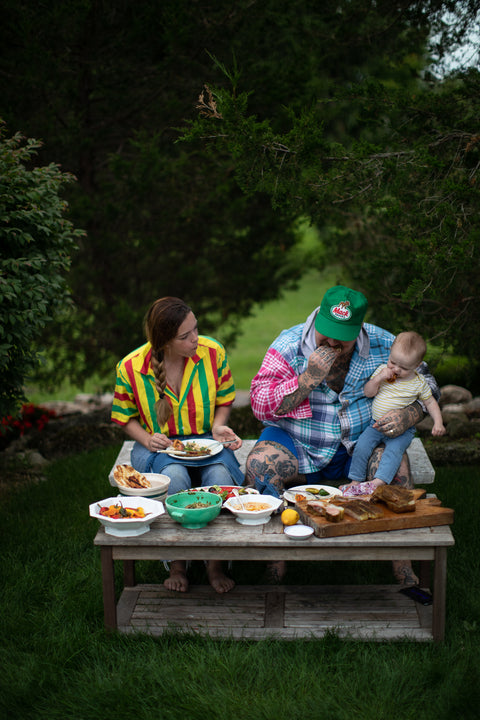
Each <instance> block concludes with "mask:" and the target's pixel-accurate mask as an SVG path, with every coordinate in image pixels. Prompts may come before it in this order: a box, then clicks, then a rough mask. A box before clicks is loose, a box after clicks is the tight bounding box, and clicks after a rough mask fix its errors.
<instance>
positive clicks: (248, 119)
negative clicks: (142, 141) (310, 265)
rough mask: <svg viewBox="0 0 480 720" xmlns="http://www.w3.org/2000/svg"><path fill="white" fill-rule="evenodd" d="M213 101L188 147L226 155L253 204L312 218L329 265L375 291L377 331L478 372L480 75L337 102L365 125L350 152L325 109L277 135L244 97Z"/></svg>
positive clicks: (360, 90) (370, 88) (216, 96)
mask: <svg viewBox="0 0 480 720" xmlns="http://www.w3.org/2000/svg"><path fill="white" fill-rule="evenodd" d="M209 92H210V94H209V96H208V97H209V101H208V102H209V104H210V114H209V113H208V111H207V110H208V108H207V110H203V111H202V113H201V117H200V118H199V120H198V121H197V122H196V123H194V124H193V125H192V128H191V132H190V133H189V134H187V135H186V138H187V139H188V138H192V137H208V138H209V142H215V143H216V145H217V146H219V152H225V149H226V148H227V149H228V152H230V154H231V156H232V158H234V159H235V164H236V172H237V178H238V182H239V184H240V185H241V187H242V188H243V189H244V191H245V192H246V193H248V194H255V192H262V193H267V194H269V195H270V196H271V198H272V202H273V203H274V205H275V206H277V207H280V208H283V207H284V206H287V207H288V208H289V209H292V208H294V209H295V211H296V212H297V213H298V214H304V215H306V216H308V217H310V218H311V219H312V221H313V222H315V223H316V224H317V226H318V227H319V228H320V229H321V232H322V235H323V238H324V239H326V242H327V245H328V248H329V253H330V257H331V259H332V260H333V259H335V260H336V261H337V262H340V263H342V264H343V266H344V267H345V268H347V269H348V272H349V275H350V277H351V278H352V280H353V282H354V283H355V285H356V286H357V287H359V288H362V289H363V290H364V291H365V292H366V294H367V296H368V297H369V299H370V303H371V317H373V319H374V320H375V321H377V322H378V323H379V324H381V325H384V326H387V327H389V328H392V330H394V331H395V332H398V331H399V330H401V329H402V328H405V329H406V328H416V329H417V330H418V331H419V332H421V333H423V334H425V336H426V337H427V338H428V339H429V340H432V341H436V342H437V343H439V344H440V341H442V342H443V344H444V345H446V346H447V347H450V348H453V349H454V350H455V351H457V352H458V353H460V354H466V355H467V356H468V357H470V358H471V359H472V361H474V362H475V361H476V360H477V358H478V356H479V352H480V316H479V314H478V312H477V311H476V305H477V302H478V297H479V296H480V278H479V276H478V267H479V260H480V242H479V241H480V237H479V236H480V230H479V228H478V223H477V222H476V218H477V217H478V214H479V212H480V197H479V194H478V182H479V169H480V135H479V134H478V122H477V121H478V117H479V114H480V100H479V98H480V74H479V73H478V72H476V71H473V70H472V71H470V72H469V73H466V74H464V75H459V76H458V77H456V78H455V79H451V80H449V81H445V82H443V83H441V84H437V85H436V86H435V87H434V88H432V87H431V86H430V85H427V84H424V85H423V86H422V85H418V86H417V87H416V89H415V91H414V92H412V91H403V90H400V89H397V88H393V90H392V89H389V88H386V87H385V86H383V85H381V84H378V83H369V84H366V83H364V84H363V85H361V86H356V87H354V88H352V89H351V90H349V91H348V93H346V92H343V93H342V95H341V96H338V97H334V98H333V99H332V100H331V101H330V103H331V104H332V103H336V102H338V103H339V104H340V105H341V104H343V103H345V102H347V104H348V107H349V108H351V109H354V112H355V114H356V131H355V135H351V136H350V138H349V139H348V140H347V141H345V142H344V143H339V142H335V141H333V140H332V139H331V138H330V137H329V136H328V131H327V130H326V129H325V128H324V126H323V125H322V114H323V105H322V103H321V102H319V103H318V104H317V105H316V107H315V108H313V109H310V110H309V112H308V113H301V114H299V115H296V116H292V122H291V128H290V130H289V131H288V132H286V133H283V134H278V133H277V134H276V133H274V131H273V130H272V124H273V122H272V123H269V122H268V121H267V120H265V119H263V120H262V121H261V122H259V121H257V119H256V118H255V116H252V115H250V114H249V113H248V108H247V98H246V97H245V96H240V97H239V98H237V97H234V95H233V94H230V93H227V92H226V91H224V90H219V91H218V92H215V93H212V91H209ZM213 110H214V111H215V114H216V116H215V117H214V118H213V114H212V113H213ZM219 117H221V118H222V120H221V121H219ZM212 123H214V127H215V131H213V130H212V129H211V126H212ZM467 336H468V337H469V340H468V344H466V343H465V338H466V337H467Z"/></svg>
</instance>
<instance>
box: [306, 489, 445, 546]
mask: <svg viewBox="0 0 480 720" xmlns="http://www.w3.org/2000/svg"><path fill="white" fill-rule="evenodd" d="M413 492H414V494H415V496H416V498H421V499H417V500H416V505H415V510H414V511H413V512H407V513H395V512H392V510H389V509H388V508H387V506H386V505H385V504H384V503H376V504H375V507H376V508H379V509H381V510H382V511H383V515H382V517H379V518H375V519H372V520H355V519H354V518H352V517H349V516H348V515H346V514H345V515H344V516H343V520H341V521H340V522H337V523H333V522H330V521H328V520H326V519H325V518H324V517H321V516H320V515H317V514H315V513H313V512H312V511H311V510H309V508H308V506H307V504H306V503H305V502H300V503H296V505H295V508H296V510H297V512H298V514H299V515H300V520H301V522H302V523H304V524H305V525H308V526H309V527H312V528H313V530H314V534H315V535H316V536H317V537H341V536H342V535H358V534H362V533H373V532H383V531H385V530H405V529H407V528H419V527H431V526H433V525H451V524H452V523H453V516H454V511H453V510H451V509H450V508H445V507H443V506H442V505H441V502H440V501H439V500H438V498H436V497H430V498H425V497H423V498H422V497H421V496H422V495H423V496H425V491H424V490H414V491H413ZM362 499H364V500H367V499H368V498H362Z"/></svg>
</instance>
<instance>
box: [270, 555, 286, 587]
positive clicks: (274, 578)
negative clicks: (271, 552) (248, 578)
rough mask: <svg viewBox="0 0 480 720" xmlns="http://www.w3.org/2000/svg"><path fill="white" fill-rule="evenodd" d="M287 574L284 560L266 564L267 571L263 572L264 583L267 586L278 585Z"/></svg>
mask: <svg viewBox="0 0 480 720" xmlns="http://www.w3.org/2000/svg"><path fill="white" fill-rule="evenodd" d="M286 572H287V563H286V562H285V560H275V561H273V562H269V563H267V569H266V570H265V581H266V582H267V583H268V584H269V585H279V584H280V583H281V582H282V580H283V578H284V577H285V573H286Z"/></svg>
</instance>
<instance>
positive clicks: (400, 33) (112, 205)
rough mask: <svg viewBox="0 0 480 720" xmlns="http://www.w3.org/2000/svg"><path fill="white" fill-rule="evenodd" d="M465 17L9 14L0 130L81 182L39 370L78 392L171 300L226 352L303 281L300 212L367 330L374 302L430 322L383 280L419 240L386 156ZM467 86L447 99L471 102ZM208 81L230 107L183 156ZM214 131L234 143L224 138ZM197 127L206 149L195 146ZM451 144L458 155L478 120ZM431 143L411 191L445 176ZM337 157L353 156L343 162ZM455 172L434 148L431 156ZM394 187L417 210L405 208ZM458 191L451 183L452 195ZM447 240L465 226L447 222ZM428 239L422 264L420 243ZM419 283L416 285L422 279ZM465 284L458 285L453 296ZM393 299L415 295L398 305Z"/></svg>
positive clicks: (70, 4)
mask: <svg viewBox="0 0 480 720" xmlns="http://www.w3.org/2000/svg"><path fill="white" fill-rule="evenodd" d="M458 5H459V4H458V3H449V2H437V1H434V0H431V1H430V2H408V1H407V0H399V1H398V2H393V3H392V2H375V3H373V2H369V1H368V0H351V1H350V2H333V1H332V2H330V1H329V0H327V1H326V2H322V3H318V2H316V1H314V0H310V1H308V0H299V1H298V2H296V3H291V2H287V1H286V0H276V1H273V0H262V1H261V2H260V1H259V0H240V1H239V2H226V1H225V0H212V1H211V2H195V1H192V0H162V2H160V1H154V0H149V1H145V2H142V3H138V2H133V1H129V0H123V2H120V3H119V2H113V0H112V1H110V2H109V1H108V0H107V1H105V2H100V1H99V0H87V1H84V0H82V1H80V0H67V1H66V2H63V3H50V4H47V3H41V2H40V3H30V2H26V1H25V2H22V1H21V0H20V1H15V2H14V1H13V0H5V2H4V3H3V7H2V23H1V25H0V42H1V47H2V54H1V58H0V116H2V117H3V118H4V119H5V120H6V122H7V126H8V128H9V129H10V130H12V131H16V130H20V131H21V132H23V133H25V134H27V135H29V136H32V137H36V138H40V139H41V140H43V143H44V144H43V148H42V150H41V151H40V152H41V154H40V158H39V159H40V161H41V162H44V163H48V162H51V161H53V162H57V163H60V164H61V167H62V168H63V169H64V170H66V171H68V172H71V173H74V174H75V176H76V177H77V179H78V182H77V183H76V185H75V186H74V187H71V188H70V189H69V191H68V194H67V198H68V201H69V204H70V209H71V219H72V221H73V222H74V224H75V225H76V226H77V227H81V228H84V229H85V230H86V232H87V234H86V236H85V237H84V238H83V239H82V240H81V242H80V246H79V250H78V251H77V252H76V253H74V254H73V256H72V269H71V272H70V274H69V283H70V285H71V287H72V297H73V299H74V301H75V305H76V310H75V313H69V314H66V313H64V314H63V316H62V317H60V318H58V319H57V321H56V322H55V323H51V324H50V326H49V327H47V329H46V331H45V332H44V333H43V335H42V338H41V342H40V347H41V346H42V345H43V346H44V347H45V348H46V349H47V353H48V351H49V350H50V349H51V348H54V352H53V353H52V354H53V355H54V357H55V365H54V366H52V365H49V364H47V366H46V367H47V376H48V375H50V376H52V368H53V367H54V370H53V374H54V376H55V375H56V376H63V375H65V374H70V375H71V376H72V377H73V378H74V379H75V380H76V381H81V379H82V377H85V376H88V375H89V374H91V373H92V372H93V371H98V372H99V373H100V374H102V372H104V371H105V370H106V369H107V368H108V369H111V368H112V363H113V362H114V361H115V359H118V358H119V357H120V356H121V355H122V354H124V353H125V352H127V351H128V350H129V349H131V347H133V346H134V345H135V343H138V344H140V342H142V340H143V332H142V318H143V315H144V312H145V310H146V308H147V307H148V305H149V304H150V302H151V301H152V300H153V299H154V298H156V297H158V296H161V295H166V294H175V295H180V296H182V297H184V298H185V299H186V300H187V301H189V302H190V303H191V304H192V306H193V307H194V309H195V312H196V313H197V315H198V317H199V320H200V322H201V326H202V330H203V331H206V332H210V331H213V330H215V331H219V332H220V336H221V337H222V339H223V340H225V341H227V342H230V341H231V340H232V338H233V336H234V334H235V330H236V329H237V327H238V322H239V321H240V320H241V318H242V317H244V316H245V315H247V314H248V312H249V310H250V309H251V307H252V304H253V303H254V302H259V301H263V300H267V299H272V298H274V297H276V296H277V295H278V293H279V292H280V291H281V289H282V288H284V287H286V286H287V285H288V284H289V283H291V282H292V281H295V279H297V278H298V277H299V276H300V275H301V273H302V271H303V270H304V269H305V267H304V265H305V263H302V261H301V256H299V255H295V254H292V253H290V252H289V250H290V249H291V248H292V247H293V246H294V245H295V242H296V237H297V236H296V232H295V228H296V226H297V223H296V221H297V219H298V217H299V215H301V216H307V217H309V218H311V219H312V220H313V221H314V222H315V223H316V224H318V225H319V227H320V229H321V236H322V241H323V243H324V245H327V246H328V247H329V248H330V249H331V250H333V251H334V253H335V255H336V258H337V260H338V259H340V260H341V261H343V262H345V264H346V265H347V266H348V270H349V272H350V273H351V274H352V280H353V281H355V282H356V283H357V284H360V285H361V286H362V287H364V288H365V290H366V291H368V293H369V296H370V298H371V305H372V309H373V311H374V312H375V313H376V318H378V320H379V321H383V318H384V316H383V315H382V308H383V307H386V306H388V308H389V310H388V314H389V318H392V319H391V320H390V322H389V323H388V325H389V327H392V324H394V323H392V320H396V318H397V313H398V323H400V322H401V323H402V324H404V323H405V322H406V321H407V320H408V319H411V318H419V319H421V317H423V316H422V313H424V314H428V313H426V310H425V307H426V306H425V305H424V302H423V298H422V302H420V301H418V292H417V291H415V288H413V289H411V288H410V284H409V280H410V279H412V278H407V277H406V273H405V270H404V269H403V270H402V271H401V272H392V278H391V280H390V281H389V282H386V281H385V282H384V278H385V277H386V275H385V272H384V268H383V265H382V264H381V263H380V259H381V256H382V252H383V251H385V254H386V255H387V256H388V258H391V254H390V251H389V252H388V253H387V248H389V247H390V249H391V250H392V249H393V252H394V253H395V248H396V251H397V254H398V258H397V257H395V260H394V262H393V263H392V261H391V259H390V261H389V268H390V269H391V270H392V268H393V269H394V268H396V266H397V264H398V263H397V260H398V261H399V260H405V258H406V256H407V255H408V253H410V259H411V260H413V259H414V258H416V257H417V254H418V246H412V245H410V246H409V245H408V243H409V242H410V240H409V239H408V238H409V237H410V234H412V235H418V230H419V229H420V226H419V224H418V222H417V219H416V212H417V208H418V207H421V195H422V190H421V184H420V182H416V181H415V177H414V176H412V174H409V172H408V171H409V169H410V168H409V167H408V163H405V164H403V166H402V173H403V175H401V174H399V173H397V172H393V169H396V168H397V167H398V160H396V159H395V153H396V152H397V150H398V147H397V146H398V145H400V147H402V148H403V149H406V150H411V147H410V145H409V143H410V142H411V141H412V139H414V138H415V132H417V131H418V129H419V128H420V129H421V128H422V127H423V125H422V120H421V117H422V114H421V112H420V111H419V108H418V107H417V106H416V104H415V103H414V105H415V108H414V109H413V110H412V111H411V113H410V114H412V113H413V114H415V113H416V117H417V119H416V121H415V122H416V126H417V131H415V132H410V133H407V134H406V135H405V141H404V142H405V143H406V144H407V145H406V146H405V145H404V146H402V145H401V143H402V142H403V140H402V137H401V133H400V130H399V129H400V128H401V127H402V122H403V121H402V112H403V111H404V107H405V102H406V100H405V96H404V95H402V93H401V92H400V90H406V91H409V93H410V95H409V98H410V106H412V97H413V96H414V95H415V93H419V92H420V90H422V92H421V93H420V94H421V96H422V98H424V97H426V99H424V100H423V99H422V102H424V103H425V104H426V106H428V103H429V100H428V93H429V92H432V93H434V94H435V93H436V92H437V90H436V86H437V84H438V83H440V82H441V80H440V79H438V78H437V79H435V77H433V76H432V77H431V78H430V85H428V86H426V85H425V84H424V85H423V87H422V86H421V85H419V81H420V79H421V78H422V79H423V80H425V73H424V70H425V68H426V66H427V65H428V57H427V55H428V39H429V37H431V36H432V29H433V28H434V27H437V26H438V27H441V22H442V17H444V15H443V13H444V11H445V9H446V8H448V7H450V6H451V7H452V8H453V9H455V6H456V7H457V9H458ZM475 10H476V6H475V3H469V2H466V3H462V4H461V13H460V20H462V21H464V20H465V19H468V18H470V19H471V17H473V16H474V14H475ZM467 27H468V26H467ZM456 28H457V29H458V31H459V33H460V37H461V35H462V33H463V32H464V30H465V28H463V29H462V27H461V22H459V23H457V25H456ZM438 40H439V46H438V48H437V50H438V57H439V58H440V57H441V54H442V52H443V51H445V50H446V49H448V43H451V42H453V41H456V40H457V38H456V37H455V36H454V35H453V34H452V33H450V34H449V35H447V36H445V37H442V35H441V34H440V35H438ZM372 79H374V80H375V85H373V84H372V82H371V80H372ZM464 82H465V81H458V83H459V84H458V83H457V84H455V85H452V91H453V89H454V88H456V89H457V90H458V87H463V88H466V87H467V86H466V85H465V84H462V83H464ZM471 82H472V83H473V84H475V82H476V80H475V79H474V78H473V79H471ZM205 84H207V85H209V86H212V87H215V88H217V90H221V91H222V92H224V93H225V95H224V97H223V106H222V114H223V115H224V118H223V119H220V118H219V117H213V118H212V117H210V118H209V117H203V122H206V123H207V125H204V126H203V127H202V130H200V129H198V128H197V129H198V132H197V133H192V134H191V136H190V140H189V142H178V140H179V138H180V137H181V136H182V135H183V134H184V132H185V127H186V124H187V122H188V121H194V120H195V118H197V116H198V112H199V109H198V108H196V107H195V105H196V104H197V98H198V97H199V95H200V93H201V92H202V90H203V91H204V93H205V94H204V97H205V98H206V99H207V101H208V95H207V92H206V90H205V88H204V85H205ZM472 88H473V86H471V87H470V89H472ZM386 89H388V90H389V91H391V92H389V94H388V97H386V95H385V90H386ZM423 90H425V92H426V93H427V94H426V96H425V95H424V94H423ZM427 91H428V92H427ZM468 92H469V91H467V90H465V91H464V103H465V104H468ZM227 95H228V98H227ZM439 102H442V100H441V99H440V100H439ZM369 108H370V109H369ZM470 109H471V110H472V113H473V111H474V110H475V108H474V107H473V106H472V108H470ZM409 112H410V110H409V111H408V112H407V115H408V113H409ZM419 113H420V114H419ZM425 113H427V107H426V108H425V109H424V115H425ZM462 113H463V110H462ZM427 114H428V113H427ZM407 115H406V118H407V122H408V123H410V120H409V118H408V117H407ZM430 117H431V124H432V126H435V123H436V122H437V121H439V120H440V119H441V118H440V113H439V112H436V113H433V114H431V115H430ZM460 119H461V118H457V117H456V114H455V105H453V104H452V107H451V117H450V118H449V121H448V123H444V124H443V126H442V127H443V128H445V129H446V130H449V129H450V128H451V126H452V124H453V125H455V124H456V122H457V120H458V121H459V120H460ZM226 122H228V123H229V130H228V137H226V138H223V139H220V136H221V134H222V132H224V130H222V128H225V123H226ZM447 125H448V128H447ZM409 127H412V128H413V127H414V125H412V124H410V125H409ZM212 128H213V130H212ZM204 129H205V130H206V132H207V133H208V134H211V135H214V136H216V137H217V138H218V139H217V140H215V141H214V142H205V139H204V137H203V130H204ZM442 132H443V130H442ZM462 132H463V133H464V138H465V140H466V144H465V145H464V147H466V146H467V144H468V138H467V135H469V134H470V135H471V133H472V127H471V124H470V125H468V127H467V125H466V126H465V128H463V130H462ZM392 133H393V135H394V136H395V137H394V138H392ZM399 133H400V134H399ZM465 133H466V134H465ZM240 138H241V141H240ZM424 138H425V142H426V143H427V148H425V150H424V154H423V156H422V157H421V161H420V162H418V163H417V171H418V172H419V173H420V175H422V173H423V176H424V177H423V181H425V179H426V178H428V177H430V176H431V175H434V174H435V173H436V172H437V169H436V168H437V163H438V162H439V154H438V153H437V154H435V153H433V154H431V153H430V154H429V150H428V148H429V147H430V145H428V143H429V139H431V135H430V134H428V137H427V136H424ZM259 139H261V142H260V144H259V142H258V141H259ZM292 143H293V145H292ZM394 146H395V147H394ZM443 147H446V145H443ZM450 147H452V145H450ZM420 149H421V148H420V146H419V148H418V149H417V150H416V153H417V154H416V156H415V157H416V158H417V157H418V153H420ZM385 150H387V151H388V152H390V153H393V154H392V155H391V157H390V162H387V160H385V161H383V162H381V163H379V162H377V164H376V165H375V164H372V162H373V161H372V160H371V157H372V156H375V155H376V156H378V155H380V154H381V153H382V152H383V151H385ZM327 151H328V152H327ZM325 152H327V154H325ZM332 152H334V154H333V155H332ZM472 152H473V154H470V155H469V153H472ZM476 152H477V150H476V144H475V143H474V144H473V145H472V146H471V150H469V151H468V152H467V153H465V158H466V159H467V160H468V162H469V163H470V164H471V168H470V171H471V172H472V171H473V172H474V175H475V167H476V166H475V157H474V155H475V153H476ZM347 155H348V158H349V159H348V161H339V160H338V157H343V156H347ZM337 156H338V157H337ZM467 156H468V157H467ZM330 157H334V158H335V159H334V160H330V159H329V158H330ZM449 158H450V156H449V155H448V154H445V156H444V160H443V161H444V162H445V163H447V162H448V159H449ZM289 161H293V162H289ZM462 162H463V161H462ZM430 163H431V167H432V172H431V173H430V175H429V170H428V168H429V166H430V165H429V164H430ZM342 164H343V166H344V167H343V169H342V171H341V172H340V173H339V172H338V168H339V167H342ZM288 166H289V170H288V171H287V167H288ZM375 167H376V170H375V169H374V168H375ZM293 168H294V172H292V169H293ZM422 168H423V170H422ZM388 169H390V170H389V172H388ZM319 170H320V172H319ZM326 170H327V171H328V172H326ZM440 174H441V172H440ZM443 176H445V177H446V179H448V178H447V175H446V174H445V173H443ZM372 177H373V178H375V179H376V188H377V191H376V193H375V194H374V195H372V196H371V197H370V195H369V194H368V192H367V191H366V190H364V191H362V192H361V193H360V192H359V190H360V188H364V185H363V184H362V183H365V187H366V186H368V184H369V182H370V181H371V178H372ZM325 182H327V186H325ZM412 183H413V185H412ZM406 188H407V189H408V191H409V193H410V195H411V197H410V199H408V198H406V197H404V196H403V195H402V193H403V192H404V191H405V189H406ZM415 188H416V193H417V197H416V198H413V197H412V194H413V193H414V189H415ZM432 188H433V185H432ZM470 188H473V190H472V191H471V194H473V192H474V190H475V188H474V185H470ZM464 190H465V191H467V190H468V188H466V187H465V188H464V187H463V185H462V190H461V191H460V190H459V192H460V194H461V192H463V191H464ZM397 197H400V200H397ZM453 197H455V198H457V195H456V194H454V195H452V198H453ZM347 198H348V199H349V201H348V202H346V200H347ZM389 198H393V199H394V201H392V202H390V200H389ZM459 199H461V198H459ZM455 202H456V200H455ZM471 202H473V200H472V198H471V197H470V198H469V203H471ZM407 207H408V208H410V211H409V215H408V218H409V224H410V225H411V230H409V231H408V232H407V225H406V224H405V226H404V228H403V230H402V234H403V235H404V236H405V239H404V240H402V243H399V237H398V232H397V228H398V222H397V220H396V219H395V213H397V219H398V217H402V218H403V217H404V214H405V209H406V208H407ZM469 207H470V205H469ZM473 207H474V206H472V208H473ZM437 208H438V212H439V213H441V212H443V210H442V209H441V207H440V206H439V205H438V204H437ZM469 212H470V211H469ZM424 219H425V218H424V216H422V220H421V222H422V223H423V222H424ZM444 227H446V225H445V224H444ZM452 227H458V225H455V221H454V220H452V222H451V224H450V228H452ZM462 232H463V231H462ZM423 237H424V239H425V248H424V255H426V256H427V257H430V256H429V253H428V247H429V245H428V243H430V242H431V233H430V231H428V233H427V234H424V236H423ZM462 237H468V238H470V239H471V236H470V235H465V233H463V234H462ZM442 238H443V239H442V242H443V243H444V244H445V248H448V246H449V245H452V246H455V248H456V250H455V254H456V255H460V256H462V257H463V256H464V255H465V254H466V253H467V254H468V252H469V251H470V248H471V245H469V241H468V242H466V243H464V242H459V240H460V235H459V233H458V232H455V233H454V234H453V235H452V233H451V232H448V230H447V231H446V232H445V233H444V234H443V235H442ZM347 248H348V251H347V252H341V253H340V254H339V250H345V249H347ZM445 251H446V250H445ZM435 252H436V251H435ZM420 256H421V253H420V255H419V257H420ZM365 258H367V260H365ZM368 258H370V259H371V261H372V263H373V260H375V264H373V265H370V264H369V262H368ZM474 259H475V258H472V260H474ZM427 262H429V260H427ZM452 262H453V263H454V264H455V265H456V260H455V258H453V259H452ZM407 266H408V263H407ZM412 267H413V266H412ZM359 269H360V270H361V272H360V273H359V272H358V270H359ZM412 275H415V278H417V268H415V273H412ZM379 276H380V277H381V278H382V283H381V285H382V292H383V294H381V295H380V294H379V296H378V298H377V297H376V293H373V292H371V289H372V287H374V288H377V286H378V277H379ZM468 282H469V279H468V277H467V276H465V277H464V278H463V280H462V284H463V285H468ZM443 285H444V283H443V282H442V283H441V286H440V285H439V286H437V285H436V284H435V282H434V283H432V284H431V285H430V288H434V289H435V293H436V295H434V294H433V289H432V290H430V289H429V291H428V293H427V297H426V298H425V302H426V303H427V305H428V303H431V302H432V298H433V301H434V303H433V304H431V305H429V306H428V307H429V308H430V310H433V309H434V310H435V312H434V313H432V314H431V316H429V317H430V318H431V319H435V318H436V317H437V315H438V312H439V307H440V305H441V300H442V296H441V289H439V288H441V287H443ZM412 292H413V295H414V296H413V295H412V296H411V297H410V295H411V293H412ZM462 292H463V291H462ZM398 293H407V295H408V294H409V293H410V295H408V297H407V296H405V297H404V298H403V299H402V298H401V302H399V301H398V297H397V296H398ZM463 294H465V293H463ZM392 297H393V298H394V301H393V302H392ZM412 302H415V308H414V311H413V314H412V312H411V310H410V309H409V308H410V304H411V303H412ZM448 302H449V303H450V298H449V299H448ZM385 303H386V305H385ZM443 304H444V305H445V303H443ZM402 313H406V314H405V315H403V314H402ZM392 316H393V317H392ZM422 322H423V320H422ZM419 329H420V330H421V329H422V328H419ZM433 334H437V333H436V332H434V333H433Z"/></svg>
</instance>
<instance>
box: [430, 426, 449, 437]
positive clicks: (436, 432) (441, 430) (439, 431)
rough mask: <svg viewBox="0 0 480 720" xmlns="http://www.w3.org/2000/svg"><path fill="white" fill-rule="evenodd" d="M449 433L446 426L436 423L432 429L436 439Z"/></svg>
mask: <svg viewBox="0 0 480 720" xmlns="http://www.w3.org/2000/svg"><path fill="white" fill-rule="evenodd" d="M446 432H447V430H446V428H445V425H443V424H442V423H435V425H434V426H433V428H432V435H435V437H440V435H445V433H446Z"/></svg>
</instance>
